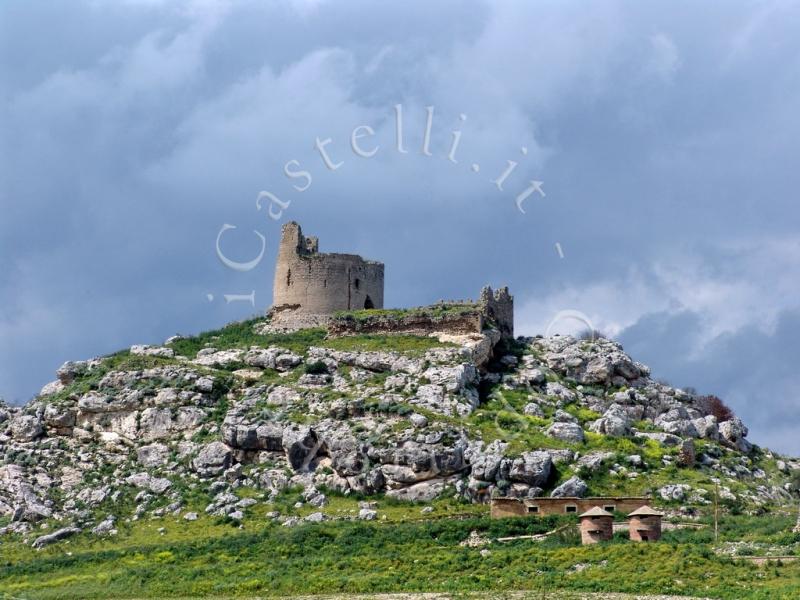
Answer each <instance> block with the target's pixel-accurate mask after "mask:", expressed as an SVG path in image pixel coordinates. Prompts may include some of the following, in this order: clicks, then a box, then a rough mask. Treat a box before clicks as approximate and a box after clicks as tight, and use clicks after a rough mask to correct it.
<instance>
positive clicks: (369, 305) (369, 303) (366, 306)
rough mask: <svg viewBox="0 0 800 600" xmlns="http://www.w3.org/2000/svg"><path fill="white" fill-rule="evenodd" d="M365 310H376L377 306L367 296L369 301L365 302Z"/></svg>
mask: <svg viewBox="0 0 800 600" xmlns="http://www.w3.org/2000/svg"><path fill="white" fill-rule="evenodd" d="M364 308H375V305H374V304H373V303H372V298H370V297H369V296H367V299H366V300H364Z"/></svg>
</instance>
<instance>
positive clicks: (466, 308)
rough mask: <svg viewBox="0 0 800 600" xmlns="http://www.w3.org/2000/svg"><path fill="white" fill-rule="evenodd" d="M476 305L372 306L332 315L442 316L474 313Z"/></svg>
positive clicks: (363, 318)
mask: <svg viewBox="0 0 800 600" xmlns="http://www.w3.org/2000/svg"><path fill="white" fill-rule="evenodd" d="M477 310H478V305H477V304H475V303H473V302H442V303H439V304H432V305H430V306H419V307H415V308H372V309H365V310H343V311H338V312H336V313H335V314H334V315H333V316H334V318H337V319H347V318H352V319H355V320H356V321H369V320H371V319H375V318H382V319H387V318H388V319H402V318H404V317H430V318H432V319H441V318H444V317H453V316H462V315H469V314H472V313H475V312H476V311H477Z"/></svg>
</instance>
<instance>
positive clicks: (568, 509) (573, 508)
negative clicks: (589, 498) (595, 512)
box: [564, 504, 578, 513]
mask: <svg viewBox="0 0 800 600" xmlns="http://www.w3.org/2000/svg"><path fill="white" fill-rule="evenodd" d="M564 512H568V513H574V512H578V507H577V506H575V505H574V504H568V505H567V506H565V507H564Z"/></svg>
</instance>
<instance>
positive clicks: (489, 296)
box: [269, 221, 514, 339]
mask: <svg viewBox="0 0 800 600" xmlns="http://www.w3.org/2000/svg"><path fill="white" fill-rule="evenodd" d="M383 271H384V267H383V263H381V262H377V261H374V260H365V259H363V258H362V257H360V256H358V255H356V254H339V253H331V254H322V253H320V252H319V240H318V239H317V238H316V237H312V236H304V235H303V232H302V230H301V229H300V225H299V224H297V223H295V222H294V221H292V222H289V223H286V224H285V225H284V226H283V228H282V229H281V241H280V246H279V248H278V258H277V263H276V265H275V280H274V283H273V291H272V308H271V309H270V311H269V314H270V319H271V322H272V323H273V324H274V326H275V327H276V328H277V329H278V330H291V329H297V328H303V327H318V326H327V328H328V333H329V335H352V334H359V333H408V334H417V335H430V334H435V333H437V332H438V333H450V334H457V335H463V334H470V333H481V332H482V331H483V330H484V329H496V330H498V331H499V332H500V334H501V336H502V337H503V338H506V339H510V338H513V337H514V298H513V296H511V294H510V293H509V291H508V288H507V287H503V288H500V289H498V290H492V288H490V287H488V286H487V287H485V288H483V289H482V290H481V294H480V298H479V299H478V300H477V301H472V300H469V301H460V302H444V301H442V302H440V303H438V304H435V305H431V306H428V307H419V308H414V309H406V310H405V311H404V312H402V314H396V312H397V311H376V312H375V313H374V314H372V313H370V314H368V315H367V316H364V315H359V316H358V318H355V317H354V316H352V314H346V315H341V316H337V315H335V313H337V312H340V311H358V310H364V309H382V308H383Z"/></svg>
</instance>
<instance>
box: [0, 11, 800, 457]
mask: <svg viewBox="0 0 800 600" xmlns="http://www.w3.org/2000/svg"><path fill="white" fill-rule="evenodd" d="M798 30H800V6H798V5H797V4H796V3H792V2H713V3H712V2H708V3H704V4H703V7H702V9H699V8H698V6H697V4H696V3H693V2H662V3H659V2H653V3H642V2H635V1H630V2H616V1H605V2H595V3H585V2H577V1H576V2H564V1H559V2H503V3H498V2H488V1H487V2H472V3H465V2H448V1H443V2H436V3H431V2H396V3H380V4H378V3H374V2H359V1H346V2H335V3H334V2H330V1H324V0H305V1H294V2H292V1H288V0H283V1H274V2H247V1H239V2H233V3H229V2H181V1H170V2H167V1H158V0H137V1H132V0H128V1H113V2H112V1H101V0H84V1H77V0H76V1H74V2H51V3H44V2H28V1H24V0H16V1H15V0H9V1H6V2H3V3H2V4H0V123H2V128H0V153H1V155H0V159H1V160H0V215H2V217H0V396H2V397H4V398H5V399H6V400H7V401H10V402H17V403H19V402H24V401H27V400H28V399H30V398H31V397H32V396H33V395H34V394H35V393H36V392H37V391H38V389H39V388H40V387H41V386H42V385H43V384H45V383H46V382H48V381H49V380H51V379H52V378H53V372H54V370H55V369H56V368H57V367H58V366H59V365H60V364H61V363H62V362H63V361H65V360H68V359H80V358H88V357H91V356H94V355H99V354H103V353H108V352H112V351H115V350H117V349H119V348H122V347H126V346H129V345H130V344H132V343H158V342H160V341H161V340H163V339H164V338H165V337H167V336H168V335H171V334H174V333H176V332H182V333H193V332H198V331H202V330H205V329H210V328H214V327H216V326H219V325H221V324H223V323H225V322H228V321H231V320H235V319H240V318H243V317H246V316H249V315H251V314H253V313H255V312H258V311H263V310H264V309H265V308H266V307H267V306H268V305H269V302H270V298H271V282H272V267H273V261H274V258H275V250H276V245H277V235H278V232H279V229H280V224H281V223H282V222H285V221H287V220H297V221H299V222H300V223H301V224H302V225H303V227H304V230H305V231H306V233H309V234H314V235H318V236H319V237H320V245H321V249H322V250H323V251H326V250H338V251H352V252H357V253H360V254H362V255H365V256H367V257H369V258H375V259H380V260H382V261H384V262H385V263H386V303H387V305H389V306H407V305H419V304H425V303H429V302H432V301H436V300H438V299H440V298H467V297H474V296H476V295H477V293H478V291H479V289H480V287H481V286H482V285H484V284H487V283H489V284H493V285H503V284H507V285H509V286H511V289H512V292H513V293H514V295H515V300H516V307H517V314H516V318H517V331H518V333H525V334H535V333H541V332H544V331H545V329H547V327H548V325H549V324H550V323H551V321H552V320H553V318H554V317H555V316H556V315H557V314H558V313H559V312H560V311H564V310H573V311H580V312H582V313H584V314H585V315H586V316H587V317H588V318H589V319H590V320H591V322H592V323H593V324H594V326H595V327H597V328H598V329H601V330H603V331H605V332H607V333H608V334H611V335H614V336H615V337H616V338H617V339H619V340H620V341H621V342H622V343H623V344H624V346H625V348H626V350H627V351H629V352H630V353H631V354H632V355H633V356H634V357H635V358H636V359H638V360H641V361H642V362H645V363H648V364H650V365H651V366H652V368H653V372H654V376H655V377H658V378H663V379H666V380H668V381H669V382H671V383H672V384H673V385H676V386H693V387H695V388H697V389H698V390H699V391H701V392H705V393H715V394H717V395H719V396H721V397H722V398H724V399H725V400H726V401H727V402H728V403H729V404H730V405H731V406H732V407H733V408H734V409H735V410H736V411H737V412H738V413H739V414H740V415H741V416H742V417H743V418H744V419H745V421H746V423H747V424H748V425H749V426H750V428H751V435H750V438H751V439H752V440H753V441H755V442H756V443H759V444H761V445H767V446H770V447H772V448H774V449H777V450H781V451H784V452H790V453H795V454H800V435H798V434H797V431H798V429H799V428H800V411H798V403H799V402H800V392H799V391H798V389H800V388H799V387H798V386H797V385H796V383H795V379H796V376H797V374H798V363H799V362H800V350H798V339H800V277H798V275H799V274H800V207H798V190H799V189H800V168H798V163H797V160H798V156H800V112H799V111H798V106H800V38H798V36H797V31H798ZM396 105H401V106H402V127H403V131H402V149H403V150H405V152H400V151H398V142H397V135H396V134H397V119H396V109H395V106H396ZM427 107H433V108H431V109H428V108H427ZM429 111H432V121H431V128H430V135H429V136H428V143H427V146H426V145H425V138H426V136H425V130H426V122H427V117H428V114H429ZM358 126H368V127H369V129H366V128H361V129H359V130H358V131H357V136H358V138H357V140H356V148H357V149H359V150H360V151H361V152H362V153H363V154H371V153H372V151H373V150H375V149H376V148H377V152H375V153H374V154H372V155H371V156H370V157H365V156H359V155H357V153H356V152H354V150H353V148H352V146H351V134H352V132H353V130H354V128H356V127H358ZM453 131H460V132H461V133H460V137H459V134H456V135H455V136H454V134H453ZM455 137H457V138H458V145H457V147H456V149H455V152H454V153H453V154H452V158H453V160H450V159H449V158H448V155H449V154H451V148H452V144H453V140H454V138H455ZM328 139H330V141H329V142H325V140H328ZM316 140H319V141H320V143H321V144H325V146H324V148H325V151H326V152H327V154H328V160H329V162H330V164H331V166H336V168H335V169H329V168H328V166H326V164H325V162H324V160H323V157H322V156H321V153H320V152H319V151H318V150H317V149H316V148H315V143H316ZM424 149H427V150H428V153H429V154H430V156H428V154H426V153H424V152H423V150H424ZM292 160H294V161H297V162H296V163H292V164H291V166H290V167H289V168H290V169H291V170H294V171H308V173H309V175H310V180H309V178H307V177H296V178H289V177H287V176H286V175H285V174H284V167H285V165H286V163H287V162H288V161H292ZM508 161H513V162H514V163H516V165H515V166H514V167H513V169H512V170H511V172H510V173H509V174H508V175H507V176H506V177H505V178H504V179H503V180H502V181H501V182H500V183H499V185H498V183H493V181H497V180H498V179H500V178H501V173H503V172H504V171H505V170H506V169H507V168H508V167H509V165H510V163H509V162H508ZM340 163H341V164H340ZM531 181H541V182H543V184H541V190H542V192H543V193H544V195H543V194H542V193H540V192H539V191H536V190H534V191H532V192H531V191H530V186H531ZM309 182H310V185H308V184H309ZM306 186H307V187H306ZM297 188H305V189H303V191H299V190H298V189H297ZM500 188H502V189H500ZM526 190H528V192H527V193H528V195H527V197H526V198H525V199H524V200H522V203H521V207H522V210H524V211H525V212H524V213H523V212H521V211H520V210H518V207H517V203H516V198H517V197H518V196H519V195H520V194H522V195H523V196H525V194H526ZM261 192H269V193H270V194H272V195H273V197H274V198H276V199H277V201H272V202H270V201H269V196H266V195H263V194H262V196H261V197H262V202H260V208H259V207H258V205H257V203H256V199H257V198H258V197H259V194H260V193H261ZM278 201H279V202H280V203H282V205H283V206H285V208H283V209H282V208H281V204H278ZM270 206H271V207H272V210H273V214H277V213H281V214H280V218H279V219H278V220H273V219H271V218H270V217H269V216H268V210H269V207H270ZM226 224H227V225H232V226H234V227H235V229H233V228H230V227H229V228H226V229H225V231H224V232H222V234H221V235H220V232H221V230H222V229H223V227H224V226H225V225H226ZM254 232H258V233H259V234H260V235H263V237H264V240H265V241H266V250H265V252H264V255H263V258H262V260H261V261H260V262H258V264H257V266H256V267H255V268H253V269H251V270H249V271H246V272H244V271H237V270H233V269H230V268H228V267H226V266H225V265H224V264H222V262H221V261H220V260H219V258H218V256H217V253H216V246H215V244H216V241H217V238H218V235H220V249H221V251H222V252H223V255H224V256H226V257H228V258H230V259H232V260H235V261H238V262H246V261H255V259H256V257H257V256H258V254H259V251H260V250H261V238H260V237H259V236H258V235H257V234H256V233H254ZM557 244H558V246H557ZM562 255H563V257H562ZM251 292H254V293H255V306H252V305H251V304H250V303H248V302H246V301H233V302H230V303H226V301H225V299H224V296H225V295H226V294H228V295H248V294H251ZM577 326H579V324H578V323H576V322H572V323H570V322H565V321H562V322H560V323H558V324H557V325H556V330H558V329H564V330H566V329H569V328H570V327H577Z"/></svg>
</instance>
